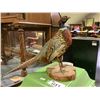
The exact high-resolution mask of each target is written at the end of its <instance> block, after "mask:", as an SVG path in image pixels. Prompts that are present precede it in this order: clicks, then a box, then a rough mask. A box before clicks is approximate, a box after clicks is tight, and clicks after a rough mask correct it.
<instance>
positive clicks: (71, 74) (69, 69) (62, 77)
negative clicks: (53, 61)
mask: <svg viewBox="0 0 100 100" xmlns="http://www.w3.org/2000/svg"><path fill="white" fill-rule="evenodd" d="M47 73H48V75H49V76H50V77H51V78H52V79H54V80H57V81H69V80H70V81H71V80H74V79H75V77H76V69H75V67H73V66H66V65H65V66H64V68H63V69H62V70H60V67H59V65H58V66H54V67H49V68H48V69H47Z"/></svg>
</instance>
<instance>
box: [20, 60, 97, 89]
mask: <svg viewBox="0 0 100 100" xmlns="http://www.w3.org/2000/svg"><path fill="white" fill-rule="evenodd" d="M57 64H58V62H54V63H52V64H49V65H47V66H44V67H42V68H39V69H38V70H37V71H35V72H34V73H30V74H28V75H27V76H26V77H25V78H24V80H23V82H22V84H21V85H20V87H92V86H94V85H95V81H94V80H92V79H90V77H89V75H88V73H87V72H86V70H85V69H82V68H78V67H76V79H75V80H72V81H67V82H61V81H59V82H58V81H55V80H53V79H51V78H50V77H49V76H48V75H47V73H46V68H47V67H50V66H54V65H57Z"/></svg>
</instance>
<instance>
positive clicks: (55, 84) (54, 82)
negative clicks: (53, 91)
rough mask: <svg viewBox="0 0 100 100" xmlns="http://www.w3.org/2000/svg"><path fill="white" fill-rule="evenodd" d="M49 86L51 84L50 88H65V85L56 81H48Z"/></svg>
mask: <svg viewBox="0 0 100 100" xmlns="http://www.w3.org/2000/svg"><path fill="white" fill-rule="evenodd" d="M48 84H49V85H50V86H52V87H65V85H64V84H62V83H59V82H57V81H55V80H51V81H48Z"/></svg>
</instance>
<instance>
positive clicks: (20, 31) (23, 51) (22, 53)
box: [18, 28, 27, 77]
mask: <svg viewBox="0 0 100 100" xmlns="http://www.w3.org/2000/svg"><path fill="white" fill-rule="evenodd" d="M18 35H19V43H20V57H21V63H23V62H25V60H26V59H25V58H26V56H25V54H26V49H25V39H24V30H23V29H21V28H19V29H18ZM26 75H27V71H26V68H24V69H22V71H21V76H22V77H24V76H26Z"/></svg>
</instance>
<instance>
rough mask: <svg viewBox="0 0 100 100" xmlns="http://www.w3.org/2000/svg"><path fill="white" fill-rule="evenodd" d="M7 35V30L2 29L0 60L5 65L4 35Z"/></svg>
mask: <svg viewBox="0 0 100 100" xmlns="http://www.w3.org/2000/svg"><path fill="white" fill-rule="evenodd" d="M6 34H7V28H2V30H1V37H2V38H1V55H2V57H1V58H2V60H3V62H4V64H5V65H6V64H7V59H6V54H5V49H4V47H5V40H6V39H5V35H6Z"/></svg>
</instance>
